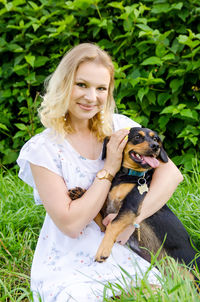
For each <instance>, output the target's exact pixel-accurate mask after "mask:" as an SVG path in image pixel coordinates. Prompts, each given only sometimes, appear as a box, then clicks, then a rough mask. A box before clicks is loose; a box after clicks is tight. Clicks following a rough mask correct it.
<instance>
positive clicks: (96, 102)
mask: <svg viewBox="0 0 200 302" xmlns="http://www.w3.org/2000/svg"><path fill="white" fill-rule="evenodd" d="M113 88H114V68H113V64H112V61H111V59H110V57H109V55H108V54H107V53H106V52H105V51H103V50H101V49H100V48H99V47H98V46H96V45H93V44H90V43H83V44H80V45H78V46H76V47H74V48H73V49H72V50H70V51H69V52H68V53H67V54H66V55H65V56H64V57H63V59H62V60H61V62H60V64H59V65H58V67H57V68H56V70H55V72H54V73H53V74H52V76H51V78H50V80H49V81H48V85H47V89H46V94H45V95H44V98H43V102H42V105H41V108H40V110H39V113H40V118H41V122H42V124H43V125H44V126H45V127H46V128H47V129H46V130H44V131H43V132H42V133H40V134H38V135H36V136H34V137H33V138H31V139H30V140H29V141H28V142H27V143H26V144H25V145H24V147H23V148H22V150H21V152H20V155H19V158H18V164H19V166H20V172H19V177H20V178H22V179H23V180H24V181H25V182H27V183H28V184H29V185H31V186H32V187H33V189H34V198H35V201H36V203H42V204H43V206H44V207H45V209H46V217H45V220H44V224H43V227H42V230H41V232H40V236H39V240H38V243H37V247H36V251H35V254H34V259H33V263H32V270H31V288H32V291H33V293H34V301H39V297H40V298H41V300H42V301H45V302H52V301H56V302H59V301H61V302H63V301H79V302H84V301H87V302H88V301H102V297H103V288H104V284H105V283H106V282H107V281H109V282H112V283H114V282H119V280H121V279H122V274H123V272H122V270H121V269H120V268H119V265H120V266H121V267H123V268H124V269H125V270H126V271H127V272H128V273H129V274H130V275H132V282H133V283H134V284H139V283H138V282H139V280H140V279H141V278H142V276H143V275H144V274H145V272H146V271H147V269H148V267H149V264H148V263H147V262H146V261H145V260H143V259H142V258H140V257H139V256H138V255H136V254H134V253H133V252H132V251H130V250H129V249H128V248H127V247H126V246H123V245H120V244H119V243H115V245H114V247H113V249H112V254H111V256H110V257H109V258H108V259H107V261H106V262H105V263H98V262H95V261H94V256H95V254H96V251H97V248H98V246H99V244H100V242H101V240H102V237H103V235H104V234H103V233H101V231H100V229H99V227H98V225H97V224H96V223H95V222H94V221H93V219H94V217H95V216H96V215H97V214H98V212H99V211H100V209H101V207H102V205H103V203H104V201H105V199H106V196H107V194H108V192H109V189H110V186H111V178H112V177H113V176H115V174H116V173H117V171H118V170H119V167H120V164H121V159H122V152H123V149H124V146H125V144H126V136H127V134H128V132H129V131H128V130H127V129H125V128H127V127H134V126H138V124H137V123H135V122H134V121H132V120H130V119H128V118H127V117H125V116H122V115H118V114H113V111H114V106H115V105H114V100H113ZM107 135H110V136H111V138H110V141H109V143H108V145H107V157H106V160H104V161H103V160H102V159H101V151H102V144H103V139H104V138H105V137H106V136H107ZM102 169H103V172H101V173H99V171H100V170H102ZM100 174H101V175H102V174H104V175H103V178H101V177H100V176H99V175H100ZM181 180H182V175H181V173H180V172H179V170H178V169H177V168H176V166H175V165H174V164H173V163H172V161H170V160H169V162H168V163H167V164H160V165H159V167H158V168H156V171H155V173H154V175H153V180H152V183H151V187H150V190H149V192H148V193H147V195H146V197H145V200H144V202H143V206H142V209H141V214H140V215H139V216H138V219H137V223H140V222H141V221H142V220H143V219H145V218H147V217H149V216H150V215H152V214H153V213H154V212H156V211H157V210H158V209H160V208H161V207H162V206H163V205H164V204H165V203H166V202H167V200H168V199H169V198H170V196H171V195H172V193H173V192H174V190H175V189H176V187H177V185H178V184H179V182H180V181H181ZM75 187H81V188H84V189H87V191H86V193H85V194H84V195H83V196H82V197H81V198H78V199H76V200H73V201H72V200H71V199H70V197H69V195H68V190H69V189H72V188H75ZM133 231H134V228H133V227H130V228H129V230H126V232H124V234H122V235H121V236H120V238H119V240H120V241H121V243H125V242H126V240H127V239H128V238H129V236H130V235H131V233H132V232H133ZM156 274H159V273H158V271H157V270H156V269H152V270H151V271H150V272H149V274H148V280H149V282H150V283H151V284H157V283H158V281H157V279H156ZM128 281H129V280H127V282H128ZM107 294H108V295H112V293H110V292H109V291H108V292H107Z"/></svg>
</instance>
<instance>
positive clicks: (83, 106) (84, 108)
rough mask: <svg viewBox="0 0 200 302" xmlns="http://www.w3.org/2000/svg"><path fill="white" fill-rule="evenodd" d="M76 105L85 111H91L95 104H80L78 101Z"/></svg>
mask: <svg viewBox="0 0 200 302" xmlns="http://www.w3.org/2000/svg"><path fill="white" fill-rule="evenodd" d="M78 105H79V107H80V108H81V109H83V110H86V111H91V110H93V109H94V108H95V105H92V106H90V105H85V104H80V103H78Z"/></svg>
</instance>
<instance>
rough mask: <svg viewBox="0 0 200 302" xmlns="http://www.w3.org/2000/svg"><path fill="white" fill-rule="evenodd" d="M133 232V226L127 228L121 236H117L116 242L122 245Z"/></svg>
mask: <svg viewBox="0 0 200 302" xmlns="http://www.w3.org/2000/svg"><path fill="white" fill-rule="evenodd" d="M134 231H135V227H134V226H133V225H130V226H128V227H127V228H126V229H125V230H124V231H123V232H122V233H121V234H119V236H118V237H117V240H116V241H117V242H118V243H120V244H122V245H124V244H125V243H126V242H127V241H128V240H129V238H130V236H131V235H132V234H133V232H134Z"/></svg>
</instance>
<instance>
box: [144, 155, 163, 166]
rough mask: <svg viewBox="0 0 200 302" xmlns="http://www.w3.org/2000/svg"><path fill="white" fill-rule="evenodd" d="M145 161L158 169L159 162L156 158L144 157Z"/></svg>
mask: <svg viewBox="0 0 200 302" xmlns="http://www.w3.org/2000/svg"><path fill="white" fill-rule="evenodd" d="M143 159H144V160H145V162H146V163H147V164H148V165H149V166H151V167H152V168H157V167H158V166H159V161H158V160H157V159H156V158H154V157H150V156H143Z"/></svg>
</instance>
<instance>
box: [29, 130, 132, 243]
mask: <svg viewBox="0 0 200 302" xmlns="http://www.w3.org/2000/svg"><path fill="white" fill-rule="evenodd" d="M128 132H129V131H128V130H125V129H123V130H119V131H117V132H116V133H114V134H113V135H112V136H111V138H110V140H109V143H108V145H107V157H106V160H105V163H104V168H105V169H106V170H107V171H108V172H109V173H110V174H112V175H113V176H115V174H116V173H117V171H118V170H119V168H120V165H121V160H122V152H123V149H124V146H125V144H126V140H125V139H124V138H125V136H126V135H127V134H128ZM30 166H31V171H32V174H33V178H34V181H35V184H36V187H37V190H38V193H39V195H40V198H41V200H42V202H43V205H44V207H45V209H46V211H47V213H48V214H49V215H50V217H51V218H52V220H53V221H54V223H55V224H56V225H57V227H58V228H59V229H60V230H61V231H62V232H63V233H65V234H67V235H68V236H70V237H73V238H75V237H77V236H78V235H79V233H80V231H81V230H82V229H83V228H84V227H85V226H86V225H87V224H88V223H89V222H90V221H91V220H92V219H94V217H95V216H96V215H97V214H98V213H99V211H100V209H101V208H102V206H103V203H104V201H105V199H106V197H107V194H108V192H109V189H110V185H111V183H110V181H109V180H107V179H101V180H100V179H98V178H95V180H94V182H93V184H92V185H91V187H90V188H89V189H88V190H87V191H86V193H85V194H84V195H83V196H82V197H81V198H78V199H76V200H73V202H72V200H71V199H70V197H69V196H68V190H67V187H66V184H65V183H64V180H63V178H62V177H60V176H59V175H57V174H55V173H53V172H51V171H50V170H48V169H46V168H44V167H41V166H37V165H34V164H30Z"/></svg>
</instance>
